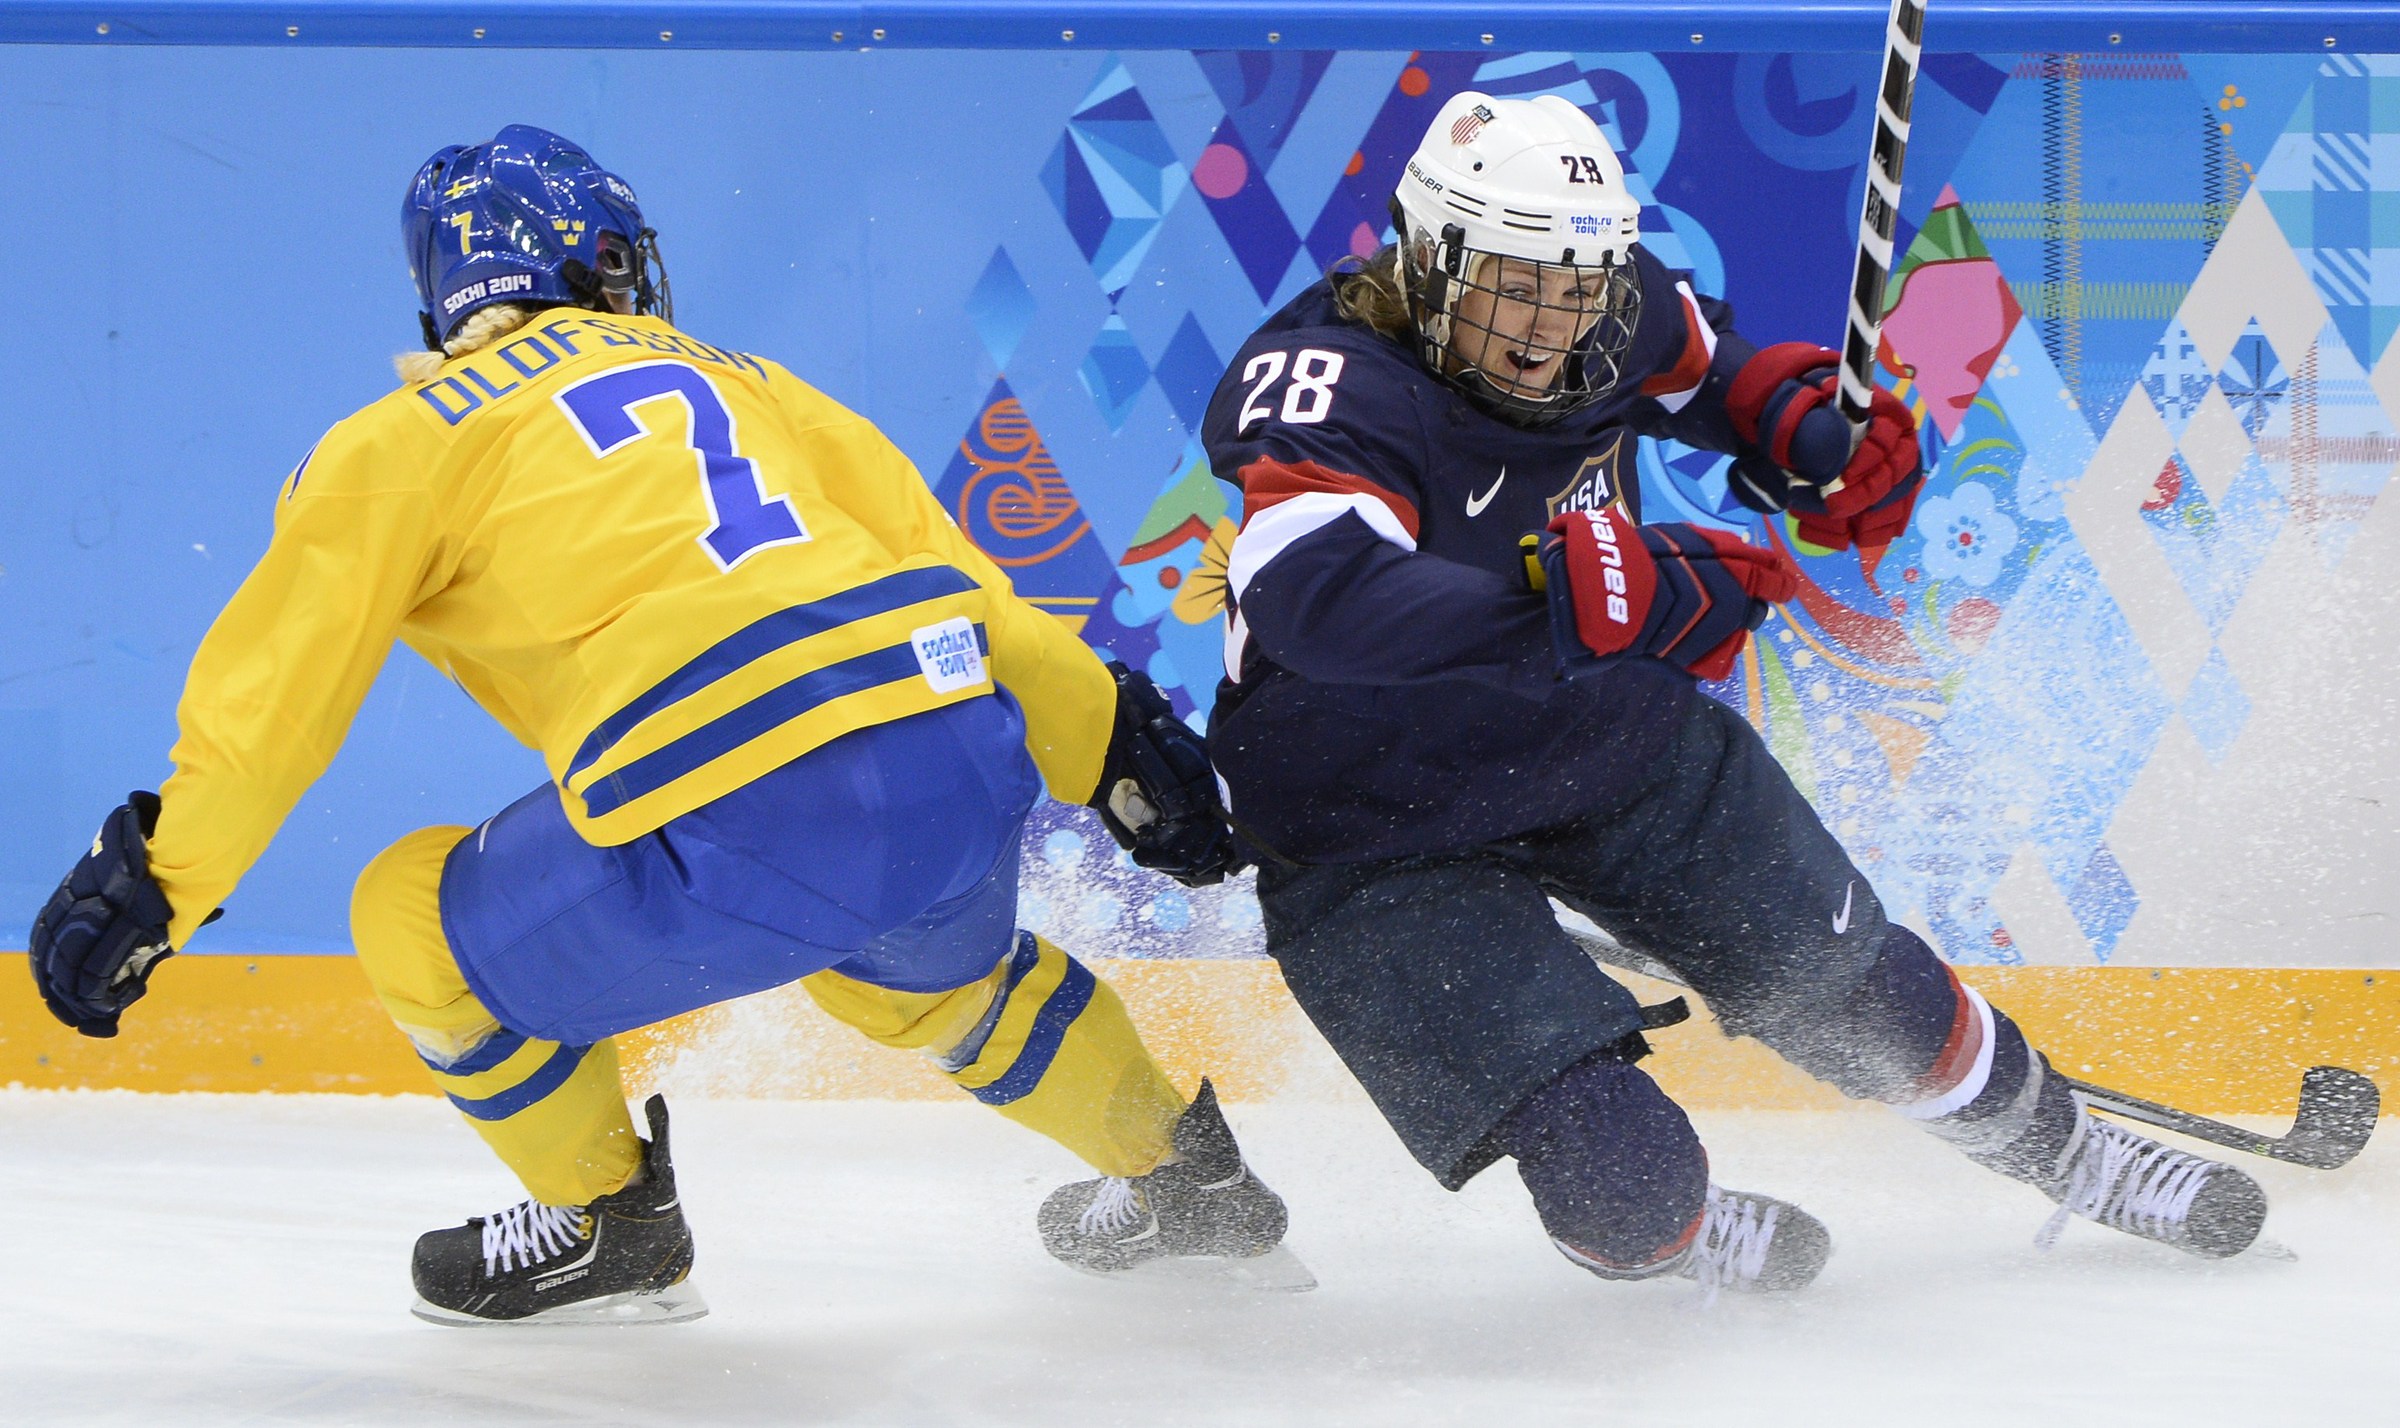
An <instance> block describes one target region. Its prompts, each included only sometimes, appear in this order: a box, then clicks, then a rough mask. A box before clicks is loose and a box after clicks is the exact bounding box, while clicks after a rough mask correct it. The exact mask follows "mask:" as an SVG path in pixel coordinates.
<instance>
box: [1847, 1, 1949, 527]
mask: <svg viewBox="0 0 2400 1428" xmlns="http://www.w3.org/2000/svg"><path fill="white" fill-rule="evenodd" d="M1924 36H1925V0H1892V14H1891V19H1890V21H1889V22H1888V23H1887V24H1886V25H1885V26H1884V32H1883V83H1882V85H1881V86H1880V87H1879V88H1878V89H1877V90H1876V95H1875V147H1874V148H1873V149H1872V150H1870V151H1869V153H1868V155H1867V201H1866V205H1865V207H1864V209H1863V211H1861V212H1860V214H1859V216H1858V260H1857V262H1856V263H1855V264H1854V265H1853V267H1852V268H1851V272H1850V326H1849V331H1848V332H1847V333H1846V334H1845V335H1844V336H1843V338H1842V373H1841V391H1840V394H1839V397H1838V401H1839V404H1840V407H1841V412H1842V415H1843V416H1844V417H1845V418H1847V419H1848V420H1849V422H1850V432H1851V438H1850V439H1851V443H1852V445H1856V444H1857V442H1858V439H1859V438H1860V437H1861V436H1863V435H1864V434H1865V432H1866V429H1867V404H1868V402H1869V401H1870V400H1872V399H1873V395H1874V391H1875V345H1876V343H1877V341H1878V340H1879V339H1880V338H1881V337H1882V335H1883V285H1884V283H1885V281H1886V280H1888V279H1889V278H1890V277H1891V273H1892V234H1893V232H1894V230H1895V228H1896V227H1897V226H1898V224H1899V221H1900V170H1901V169H1902V168H1903V167H1904V166H1905V165H1906V164H1907V162H1908V113H1909V107H1910V105H1911V104H1913V103H1914V102H1915V100H1916V96H1917V57H1918V55H1919V54H1920V53H1921V50H1920V45H1921V43H1922V41H1923V39H1924ZM1841 489H1842V483H1841V482H1840V480H1838V479H1837V480H1835V481H1834V482H1833V483H1832V484H1830V485H1828V486H1827V487H1825V494H1826V495H1829V496H1830V495H1832V494H1833V493H1834V492H1836V491H1839V490H1841Z"/></svg>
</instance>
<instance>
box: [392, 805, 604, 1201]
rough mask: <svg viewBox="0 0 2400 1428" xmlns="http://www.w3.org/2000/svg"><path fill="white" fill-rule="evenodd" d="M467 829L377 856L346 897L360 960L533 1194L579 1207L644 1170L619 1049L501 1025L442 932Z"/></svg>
mask: <svg viewBox="0 0 2400 1428" xmlns="http://www.w3.org/2000/svg"><path fill="white" fill-rule="evenodd" d="M469 831H470V830H468V829H465V828H457V827H446V828H421V829H418V830H417V831H416V832H414V833H411V834H409V835H408V836H407V837H405V838H402V839H401V840H400V841H399V842H397V843H394V844H393V845H392V846H391V847H389V848H387V849H385V850H384V851H383V852H382V853H380V854H378V855H377V856H376V858H375V860H374V861H373V862H371V863H369V864H367V867H366V871H364V872H362V873H360V874H359V876H358V887H357V889H356V891H355V892H353V893H352V894H351V898H350V932H351V938H352V940H353V941H354V942H356V943H357V946H358V964H359V967H360V969H361V970H363V971H364V972H365V973H366V974H367V980H368V981H369V982H370V983H372V984H373V985H374V988H375V994H376V995H377V996H378V997H380V998H381V999H382V1001H383V1007H384V1010H385V1011H386V1012H388V1013H389V1014H390V1015H391V1018H392V1020H393V1021H394V1022H395V1023H397V1024H398V1026H399V1027H400V1030H401V1031H402V1032H403V1033H405V1034H406V1035H407V1037H408V1039H409V1041H410V1042H411V1043H412V1044H413V1045H414V1046H415V1047H416V1050H417V1055H418V1056H419V1057H420V1058H421V1059H422V1060H423V1061H424V1062H425V1064H426V1066H427V1068H428V1069H429V1070H431V1071H432V1073H433V1082H434V1085H435V1086H436V1087H438V1088H439V1089H440V1090H441V1091H442V1093H443V1094H444V1095H446V1096H448V1097H449V1098H450V1101H451V1104H453V1105H455V1106H457V1107H458V1108H459V1110H460V1112H461V1113H463V1114H464V1115H465V1116H466V1117H467V1124H469V1125H471V1126H473V1127H474V1128H475V1133H476V1134H477V1135H480V1136H482V1137H483V1139H484V1143H485V1144H487V1145H489V1146H490V1147H491V1148H492V1149H493V1151H494V1152H496V1153H497V1154H498V1155H499V1157H500V1159H501V1160H502V1161H504V1162H506V1163H507V1165H508V1168H509V1169H511V1170H513V1171H515V1172H516V1174H517V1178H518V1179H519V1180H521V1181H523V1182H524V1183H525V1189H526V1191H527V1193H529V1194H531V1195H532V1197H533V1198H534V1199H536V1200H539V1201H541V1202H542V1203H544V1204H546V1205H581V1204H585V1203H588V1202H590V1201H592V1200H596V1199H598V1198H599V1197H601V1196H602V1195H606V1194H610V1193H612V1192H614V1191H616V1190H619V1189H622V1188H623V1187H624V1185H625V1182H626V1181H627V1180H629V1179H631V1178H632V1177H633V1172H634V1170H635V1169H636V1168H637V1167H639V1166H640V1164H641V1159H642V1149H641V1141H640V1138H639V1137H637V1136H636V1135H635V1134H634V1129H633V1119H632V1117H631V1116H630V1115H628V1114H627V1113H626V1109H625V1087H624V1083H623V1081H622V1080H621V1079H620V1078H619V1076H618V1074H617V1050H616V1045H615V1043H613V1042H610V1041H602V1042H600V1043H598V1044H597V1045H594V1046H588V1047H586V1046H562V1045H560V1044H559V1043H557V1042H555V1041H540V1040H536V1039H533V1038H530V1037H524V1036H520V1035H518V1034H517V1033H515V1032H513V1031H510V1030H508V1029H507V1028H506V1027H503V1026H502V1025H500V1022H499V1020H498V1019H497V1018H495V1017H494V1016H493V1015H492V1014H491V1012H489V1011H488V1010H486V1009H485V1007H484V1005H483V1003H481V1002H479V1001H477V1000H476V999H475V994H474V993H473V992H471V991H469V990H468V988H467V981H466V978H465V976H463V975H462V974H461V973H460V972H459V970H458V961H457V959H456V958H455V957H453V956H452V955H451V953H450V944H449V940H448V939H447V938H446V937H445V936H444V935H443V933H442V915H441V886H442V862H443V860H444V859H445V858H447V857H448V856H449V853H450V849H451V848H453V847H454V846H456V845H457V843H458V840H459V839H461V838H463V837H465V836H466V835H467V833H468V832H469Z"/></svg>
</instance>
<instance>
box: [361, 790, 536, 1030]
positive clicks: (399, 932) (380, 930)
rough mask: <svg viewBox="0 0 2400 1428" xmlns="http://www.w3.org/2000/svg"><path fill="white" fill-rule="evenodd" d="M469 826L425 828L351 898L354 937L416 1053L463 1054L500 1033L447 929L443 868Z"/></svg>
mask: <svg viewBox="0 0 2400 1428" xmlns="http://www.w3.org/2000/svg"><path fill="white" fill-rule="evenodd" d="M468 832H469V830H468V829H465V828H460V827H456V826H447V827H434V828H420V829H418V830H417V831H416V832H414V833H411V834H409V835H408V836H406V837H404V838H402V839H401V840H400V841H399V842H397V843H394V844H393V845H392V846H390V847H389V848H386V849H384V850H383V851H382V852H381V853H378V854H376V855H375V857H374V859H373V860H372V861H370V862H369V863H368V864H367V866H366V869H365V870H364V871H362V872H361V873H360V874H359V875H358V883H357V885H356V887H354V888H353V889H352V891H351V894H350V938H351V942H352V944H353V945H354V946H356V948H357V949H358V965H359V969H360V970H361V971H363V972H365V973H366V975H367V980H368V982H370V983H371V984H373V986H374V988H375V993H376V995H377V996H378V997H380V998H381V999H382V1001H383V1008H384V1010H385V1011H386V1012H387V1013H389V1014H390V1016H391V1018H392V1020H393V1021H394V1022H396V1023H398V1024H399V1026H400V1029H401V1030H402V1031H403V1032H405V1033H406V1034H407V1036H408V1038H409V1040H410V1041H412V1042H414V1043H415V1044H416V1046H417V1049H418V1051H419V1052H420V1053H421V1054H423V1055H425V1056H426V1057H428V1058H429V1060H433V1061H439V1060H444V1059H455V1058H457V1057H459V1056H462V1055H465V1054H466V1053H467V1052H468V1051H470V1050H471V1049H472V1048H473V1047H474V1046H476V1045H477V1044H479V1043H480V1042H481V1041H483V1040H484V1039H485V1038H486V1037H488V1036H490V1035H491V1034H492V1033H494V1032H496V1031H498V1030H499V1029H500V1024H499V1022H498V1021H496V1020H494V1019H493V1018H492V1016H491V1014H490V1013H489V1012H487V1011H485V1010H484V1008H483V1006H482V1004H481V1003H479V1002H477V1001H476V1000H475V997H474V994H473V993H472V992H471V991H469V990H468V987H467V979H466V977H465V976H464V975H463V974H462V973H461V972H460V971H459V970H458V960H457V958H455V957H454V956H452V955H451V951H450V941H449V938H448V937H447V936H446V935H445V934H444V933H443V931H442V906H441V892H442V864H443V863H444V862H445V861H446V860H447V859H448V858H449V856H450V850H451V849H452V848H454V847H456V846H457V845H458V840H459V839H461V838H463V837H465V836H466V835H467V833H468Z"/></svg>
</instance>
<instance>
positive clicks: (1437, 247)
mask: <svg viewBox="0 0 2400 1428" xmlns="http://www.w3.org/2000/svg"><path fill="white" fill-rule="evenodd" d="M1464 238H1465V233H1464V231H1463V230H1462V229H1461V228H1460V227H1459V226H1458V225H1456V224H1451V225H1447V226H1445V227H1444V228H1443V230H1442V234H1441V238H1440V239H1439V241H1438V242H1437V241H1435V240H1433V239H1432V238H1431V236H1430V235H1427V234H1424V233H1422V231H1420V233H1419V234H1418V235H1417V237H1416V238H1415V239H1414V240H1413V241H1411V242H1410V243H1409V244H1408V245H1407V246H1406V248H1405V249H1404V257H1405V266H1406V268H1407V269H1408V283H1407V287H1408V300H1409V316H1410V318H1411V320H1412V321H1413V323H1414V325H1415V327H1416V330H1417V341H1418V346H1419V356H1420V358H1421V359H1422V360H1423V361H1424V363H1425V366H1426V368H1427V369H1428V370H1429V371H1431V372H1433V373H1434V374H1435V375H1437V376H1439V377H1441V378H1442V379H1443V380H1445V381H1447V382H1449V383H1450V384H1451V385H1452V386H1454V387H1456V388H1458V389H1459V390H1460V391H1461V392H1464V393H1465V394H1466V395H1467V397H1468V398H1469V399H1470V400H1472V401H1474V402H1475V404H1476V405H1477V406H1479V407H1481V408H1482V409H1483V410H1485V411H1487V412H1489V413H1491V414H1492V415H1493V416H1496V417H1499V418H1500V419H1501V420H1503V421H1507V422H1510V423H1512V424H1513V425H1517V426H1523V427H1543V426H1549V425H1551V424H1553V423H1555V422H1557V421H1560V420H1562V419H1564V418H1565V417H1567V416H1569V415H1571V414H1572V413H1574V412H1577V411H1580V410H1582V409H1583V408H1585V407H1588V406H1590V405H1591V404H1592V403H1593V402H1596V401H1598V400H1600V399H1601V398H1602V397H1605V396H1607V395H1608V394H1609V393H1610V392H1612V391H1614V390H1616V388H1617V384H1618V382H1619V381H1620V380H1621V379H1622V377H1623V375H1624V359H1625V353H1626V351H1627V350H1628V349H1629V348H1630V347H1631V346H1632V345H1633V332H1634V327H1635V324H1636V323H1637V322H1639V321H1640V318H1641V307H1642V292H1641V283H1640V280H1639V278H1638V277H1637V276H1636V274H1635V271H1634V265H1633V262H1632V259H1631V257H1630V256H1628V257H1627V258H1626V259H1625V260H1623V261H1617V260H1615V259H1614V257H1613V256H1612V255H1608V254H1605V253H1604V254H1602V255H1601V261H1600V262H1598V263H1577V262H1574V261H1573V259H1574V256H1575V255H1574V250H1573V249H1571V248H1570V249H1567V250H1565V251H1564V252H1563V253H1562V255H1561V256H1562V258H1563V259H1564V260H1565V261H1561V262H1555V263H1549V262H1541V261H1538V260H1535V259H1531V258H1518V257H1511V256H1508V255H1506V254H1501V253H1492V252H1487V251H1484V250H1482V249H1476V248H1469V247H1467V246H1466V245H1465V243H1464V241H1463V240H1464Z"/></svg>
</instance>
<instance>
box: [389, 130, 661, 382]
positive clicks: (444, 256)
mask: <svg viewBox="0 0 2400 1428" xmlns="http://www.w3.org/2000/svg"><path fill="white" fill-rule="evenodd" d="M400 238H401V243H402V245H403V246H404V247H406V248H407V250H408V270H409V275H410V276H412V277H414V278H415V279H416V281H417V301H418V303H419V304H420V306H421V308H422V314H421V315H422V316H423V318H424V323H425V345H426V346H427V347H428V348H431V349H432V350H434V351H437V352H438V351H440V350H441V346H442V339H444V338H446V337H448V336H449V335H450V334H451V333H453V332H455V331H457V330H458V325H459V324H460V323H462V322H464V321H466V319H467V317H468V315H469V314H471V313H473V312H474V311H475V310H476V309H478V308H483V307H489V306H491V305H492V304H494V303H503V302H506V303H520V304H524V305H527V306H532V307H544V306H559V305H571V306H575V307H591V308H618V309H620V310H625V311H632V312H642V313H655V314H657V315H658V316H660V317H664V318H667V319H668V320H669V321H672V320H673V318H674V306H673V302H672V300H671V298H670V296H669V292H668V288H667V275H666V265H665V264H664V263H662V262H660V261H659V257H658V235H657V234H656V233H654V232H652V231H651V230H650V229H649V228H648V227H647V226H645V225H644V224H643V222H642V207H641V204H640V203H639V202H637V201H636V200H635V198H634V196H633V188H632V186H631V185H629V184H627V183H626V182H625V181H624V180H623V179H621V178H618V177H617V176H616V175H615V174H612V173H610V172H609V171H608V170H606V169H604V168H602V167H600V166H599V165H598V164H596V163H594V162H592V157H591V155H589V154H587V153H585V152H584V151H583V150H582V149H581V148H579V147H577V146H576V145H574V144H572V143H569V142H568V141H567V140H565V139H562V138H560V137H559V136H558V135H556V134H553V133H551V132H550V131H549V130H547V129H536V128H534V127H533V126H532V125H530V124H511V125H509V126H508V127H507V128H505V129H502V130H501V131H500V132H499V133H497V134H495V135H493V136H492V137H491V139H490V140H489V141H488V142H485V143H481V144H452V145H450V146H449V147H448V148H445V149H443V150H441V151H440V152H439V153H437V154H435V155H434V156H433V157H432V158H430V159H427V160H426V161H425V165H424V167H423V168H420V169H418V170H417V176H416V178H415V180H413V181H412V182H411V183H410V184H409V186H408V198H407V199H406V200H405V201H404V202H403V203H402V204H401V206H400Z"/></svg>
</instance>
